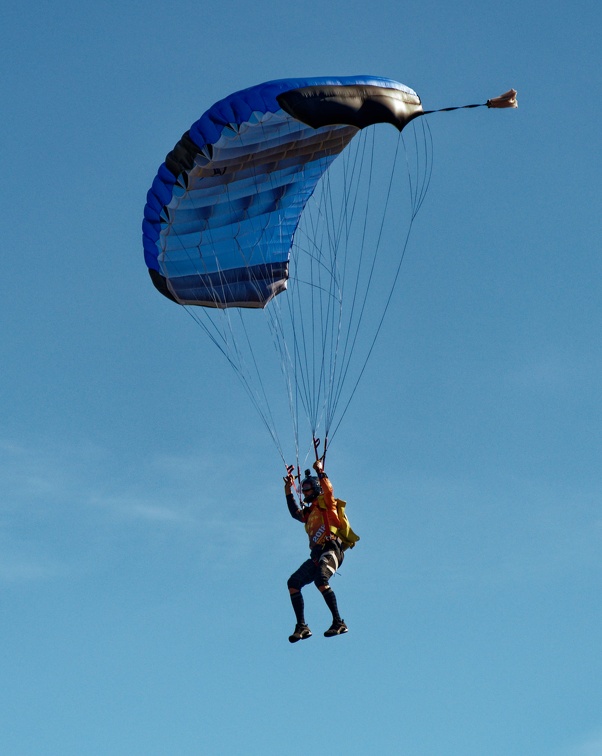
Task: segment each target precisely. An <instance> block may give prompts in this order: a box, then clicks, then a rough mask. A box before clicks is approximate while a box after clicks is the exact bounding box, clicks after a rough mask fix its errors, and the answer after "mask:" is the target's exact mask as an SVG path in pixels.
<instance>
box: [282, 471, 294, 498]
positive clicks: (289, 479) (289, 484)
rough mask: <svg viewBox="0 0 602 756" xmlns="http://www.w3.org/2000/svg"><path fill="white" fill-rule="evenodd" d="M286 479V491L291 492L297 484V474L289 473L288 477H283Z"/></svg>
mask: <svg viewBox="0 0 602 756" xmlns="http://www.w3.org/2000/svg"><path fill="white" fill-rule="evenodd" d="M283 480H284V493H285V494H290V493H292V490H293V486H294V485H295V476H294V475H293V474H292V473H289V474H288V475H287V476H286V478H283Z"/></svg>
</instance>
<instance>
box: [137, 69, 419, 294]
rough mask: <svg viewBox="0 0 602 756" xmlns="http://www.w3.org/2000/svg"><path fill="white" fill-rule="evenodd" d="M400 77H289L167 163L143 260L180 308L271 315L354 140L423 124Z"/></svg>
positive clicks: (260, 89) (231, 105)
mask: <svg viewBox="0 0 602 756" xmlns="http://www.w3.org/2000/svg"><path fill="white" fill-rule="evenodd" d="M422 112H423V111H422V106H421V103H420V98H419V97H418V95H417V94H416V93H415V92H414V91H413V90H412V89H410V88H408V87H406V86H404V85H403V84H400V83H398V82H396V81H393V80H391V79H385V78H378V77H370V76H357V77H342V78H314V79H282V80H277V81H271V82H267V83H265V84H260V85H258V86H254V87H251V88H249V89H244V90H242V91H240V92H236V93H234V94H232V95H230V96H228V97H226V98H225V99H223V100H221V101H219V102H217V103H216V104H215V105H213V107H211V108H210V109H209V110H208V111H207V112H206V113H205V114H204V115H203V116H202V117H201V118H200V119H199V120H198V121H196V123H194V124H193V125H192V126H191V128H190V130H189V131H187V132H186V133H185V134H184V135H183V136H182V138H181V139H180V141H179V142H178V144H177V145H176V146H175V148H174V149H173V150H172V151H171V152H170V153H169V155H168V156H167V158H166V160H165V163H163V165H161V167H160V168H159V172H158V174H157V176H156V178H155V180H154V182H153V185H152V188H151V189H150V191H149V193H148V196H147V203H146V207H145V210H144V222H143V243H144V253H145V261H146V264H147V266H148V269H149V273H150V276H151V279H152V281H153V283H154V285H155V286H156V287H157V289H158V290H159V291H160V292H161V293H162V294H164V295H165V296H167V297H169V298H170V299H173V300H174V301H176V302H178V303H179V304H185V305H200V306H203V307H211V308H220V309H221V308H228V307H239V308H263V307H265V306H266V304H267V303H268V302H269V301H270V299H272V298H273V297H274V296H276V295H277V294H279V293H281V292H282V291H284V290H285V289H286V288H287V281H288V278H289V257H290V249H291V245H292V243H293V236H294V234H295V230H296V228H297V225H298V223H299V218H300V216H301V213H302V211H303V208H304V206H305V204H306V202H307V200H308V199H309V197H310V196H311V194H312V192H313V191H314V189H315V187H316V184H317V182H318V181H319V179H320V178H321V176H322V175H323V174H324V173H325V171H326V170H327V169H328V168H329V166H330V164H331V163H332V161H333V160H334V159H335V158H336V156H337V155H338V154H339V153H340V152H341V151H342V150H344V148H345V147H346V145H347V144H348V143H349V142H350V140H351V139H352V138H353V137H354V136H355V134H356V133H357V132H358V131H359V130H360V129H363V128H364V127H366V126H369V125H372V124H376V123H391V124H393V125H394V126H395V127H396V128H397V129H399V131H401V130H402V129H403V128H404V126H406V125H407V124H408V123H409V122H410V121H411V120H412V119H413V118H415V117H416V116H418V115H421V114H422Z"/></svg>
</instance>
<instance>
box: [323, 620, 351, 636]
mask: <svg viewBox="0 0 602 756" xmlns="http://www.w3.org/2000/svg"><path fill="white" fill-rule="evenodd" d="M348 632H349V630H348V628H347V625H346V624H345V622H344V620H335V621H334V622H333V623H332V625H331V626H330V627H329V628H328V630H327V631H326V632H325V633H324V637H325V638H332V636H333V635H342V634H343V633H348Z"/></svg>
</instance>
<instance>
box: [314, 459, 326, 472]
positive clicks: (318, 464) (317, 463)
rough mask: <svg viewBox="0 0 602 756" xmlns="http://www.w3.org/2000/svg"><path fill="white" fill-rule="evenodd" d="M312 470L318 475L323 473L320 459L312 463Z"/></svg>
mask: <svg viewBox="0 0 602 756" xmlns="http://www.w3.org/2000/svg"><path fill="white" fill-rule="evenodd" d="M314 470H315V471H316V472H317V473H318V475H319V474H320V473H323V472H324V466H323V465H322V460H321V459H316V461H315V462H314Z"/></svg>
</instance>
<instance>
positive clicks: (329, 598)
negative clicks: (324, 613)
mask: <svg viewBox="0 0 602 756" xmlns="http://www.w3.org/2000/svg"><path fill="white" fill-rule="evenodd" d="M322 596H324V601H326V606H327V607H328V608H329V609H330V611H331V612H332V619H333V620H334V621H335V622H340V621H341V615H340V614H339V608H338V606H337V597H336V596H335V595H334V591H333V590H332V588H327V589H326V590H325V591H323V592H322Z"/></svg>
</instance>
